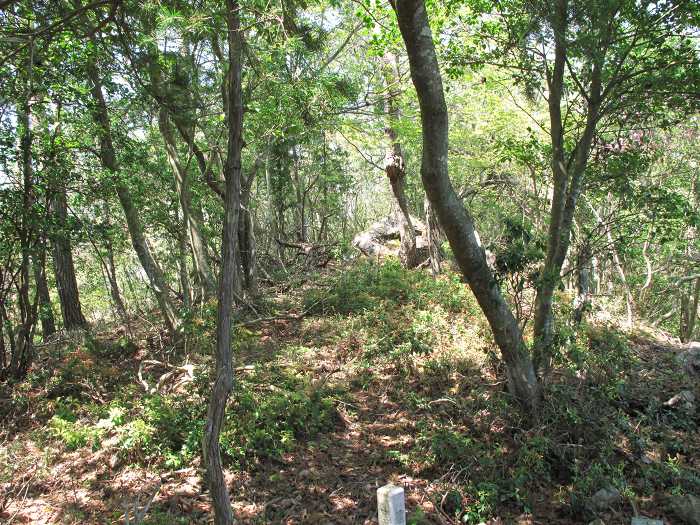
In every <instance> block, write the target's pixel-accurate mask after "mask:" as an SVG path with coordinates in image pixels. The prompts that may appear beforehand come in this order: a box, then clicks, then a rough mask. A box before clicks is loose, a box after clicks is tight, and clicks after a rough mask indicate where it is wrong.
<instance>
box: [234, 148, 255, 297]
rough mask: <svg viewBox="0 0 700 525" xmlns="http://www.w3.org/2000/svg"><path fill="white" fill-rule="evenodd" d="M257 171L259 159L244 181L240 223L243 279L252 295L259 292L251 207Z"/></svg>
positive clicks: (239, 240) (239, 238)
mask: <svg viewBox="0 0 700 525" xmlns="http://www.w3.org/2000/svg"><path fill="white" fill-rule="evenodd" d="M257 171H258V161H256V163H255V165H254V166H253V171H252V172H251V174H250V175H249V176H248V177H247V178H246V180H245V181H244V184H243V187H242V190H241V216H240V220H239V225H238V242H239V244H240V253H241V270H242V272H243V281H244V283H245V289H246V291H247V292H248V294H249V295H251V296H256V295H257V294H258V275H257V261H256V257H257V255H256V245H255V231H254V230H253V214H252V212H251V209H250V197H251V190H252V185H253V181H254V180H255V176H256V174H257Z"/></svg>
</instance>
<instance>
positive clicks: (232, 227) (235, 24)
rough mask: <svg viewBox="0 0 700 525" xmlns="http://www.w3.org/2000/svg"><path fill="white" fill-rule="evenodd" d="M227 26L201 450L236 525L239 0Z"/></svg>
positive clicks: (222, 523)
mask: <svg viewBox="0 0 700 525" xmlns="http://www.w3.org/2000/svg"><path fill="white" fill-rule="evenodd" d="M226 5H227V8H228V13H227V26H228V47H229V49H228V58H229V67H228V74H227V77H228V78H227V82H226V84H227V88H228V106H227V119H226V120H227V122H226V124H227V126H228V147H227V156H226V165H225V170H224V174H225V179H226V192H225V199H224V225H223V232H222V243H221V274H220V276H219V298H218V299H219V302H218V308H217V319H216V380H215V382H214V387H213V388H212V392H211V395H210V398H209V406H208V409H207V421H206V425H205V427H204V438H203V443H202V454H203V459H204V465H205V467H206V472H207V482H208V485H209V492H210V494H211V498H212V502H213V506H214V523H215V524H216V525H232V524H233V510H232V508H231V501H230V499H229V493H228V488H227V487H226V480H225V479H224V471H223V465H222V463H221V450H220V446H219V435H220V434H221V427H222V426H223V423H224V417H225V415H226V401H227V400H228V397H229V395H230V394H231V390H232V388H233V358H232V355H231V321H232V319H231V310H232V308H233V303H234V289H235V286H236V283H235V282H234V280H235V279H236V278H237V275H238V272H237V267H236V266H237V257H236V248H237V247H238V220H239V211H240V192H241V149H242V147H243V137H242V132H243V100H242V98H243V97H242V89H241V69H242V64H241V60H242V48H243V35H242V34H241V28H240V13H239V9H240V6H239V4H238V0H227V2H226Z"/></svg>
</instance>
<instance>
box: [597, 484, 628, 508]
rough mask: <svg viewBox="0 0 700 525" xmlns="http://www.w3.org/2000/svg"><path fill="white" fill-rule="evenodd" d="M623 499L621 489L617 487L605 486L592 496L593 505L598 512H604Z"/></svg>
mask: <svg viewBox="0 0 700 525" xmlns="http://www.w3.org/2000/svg"><path fill="white" fill-rule="evenodd" d="M621 499H622V495H621V494H620V491H619V490H617V489H616V488H615V487H605V488H602V489H600V490H599V491H598V492H596V493H595V494H593V496H591V501H590V503H591V507H592V508H593V510H594V511H596V512H603V511H605V510H607V509H609V508H610V507H612V506H613V505H615V504H616V503H618V502H619V501H620V500H621Z"/></svg>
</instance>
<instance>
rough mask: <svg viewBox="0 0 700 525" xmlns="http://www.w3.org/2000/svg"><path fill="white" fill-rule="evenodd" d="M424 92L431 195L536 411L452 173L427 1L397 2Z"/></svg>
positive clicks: (522, 350)
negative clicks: (454, 186)
mask: <svg viewBox="0 0 700 525" xmlns="http://www.w3.org/2000/svg"><path fill="white" fill-rule="evenodd" d="M392 5H393V7H394V9H395V11H396V15H397V19H398V24H399V29H400V30H401V35H402V37H403V40H404V43H405V45H406V51H407V53H408V58H409V62H410V66H411V77H412V79H413V84H414V86H415V88H416V92H417V94H418V102H419V104H420V112H421V125H422V130H423V159H422V164H421V178H422V180H423V186H424V187H425V191H426V194H427V196H428V199H430V202H431V204H432V206H433V208H434V209H435V212H436V214H437V216H438V219H439V221H440V225H441V226H442V229H443V231H444V233H445V235H446V236H447V239H448V241H449V243H450V246H451V247H452V250H453V252H454V254H455V257H456V259H457V262H458V264H459V267H460V269H461V271H462V273H463V274H464V276H465V278H466V279H467V282H468V283H469V286H470V287H471V289H472V291H473V292H474V295H475V297H476V299H477V301H478V302H479V305H480V307H481V309H482V310H483V312H484V314H485V315H486V318H487V320H488V322H489V325H490V326H491V330H492V331H493V334H494V338H495V340H496V344H497V345H498V346H499V348H500V349H501V354H502V355H503V359H504V361H505V363H506V368H507V373H508V384H509V387H510V390H511V392H512V393H513V395H514V396H515V397H516V398H517V399H518V400H519V401H520V402H521V403H522V405H523V406H524V407H525V408H526V409H527V410H529V411H530V412H531V413H534V411H535V410H536V408H537V406H538V404H539V399H540V389H539V384H538V381H537V377H536V374H535V370H534V367H533V364H532V361H531V359H530V356H529V354H528V352H527V348H526V346H525V343H524V341H523V337H522V333H521V331H520V328H519V326H518V323H517V321H516V320H515V317H514V316H513V314H512V312H511V311H510V309H509V308H508V305H507V304H506V301H505V300H504V298H503V296H502V295H501V292H500V290H499V288H498V285H497V284H496V281H495V280H494V278H493V276H492V275H491V271H490V269H489V267H488V265H487V262H486V257H485V253H484V250H483V248H482V247H481V244H480V242H479V241H478V240H477V237H476V234H475V230H474V221H473V219H472V217H471V215H470V213H469V212H468V211H467V209H466V208H465V207H464V205H463V203H462V201H461V200H460V199H459V197H458V195H457V193H456V192H455V190H454V188H453V186H452V182H451V180H450V178H449V175H448V167H447V155H448V119H447V105H446V103H445V96H444V91H443V86H442V78H441V75H440V68H439V66H438V61H437V56H436V54H435V46H434V43H433V37H432V33H431V30H430V25H429V23H428V16H427V13H426V10H425V3H424V0H401V1H395V2H393V4H392Z"/></svg>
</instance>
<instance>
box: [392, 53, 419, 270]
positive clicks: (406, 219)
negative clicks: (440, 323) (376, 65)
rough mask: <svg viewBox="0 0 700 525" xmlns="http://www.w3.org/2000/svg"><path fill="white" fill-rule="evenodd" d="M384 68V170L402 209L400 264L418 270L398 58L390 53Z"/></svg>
mask: <svg viewBox="0 0 700 525" xmlns="http://www.w3.org/2000/svg"><path fill="white" fill-rule="evenodd" d="M385 62H386V63H385V65H384V82H385V84H386V89H387V99H386V107H385V113H386V127H385V128H384V133H385V134H386V136H387V139H388V142H389V147H388V148H387V151H386V154H385V156H384V171H385V173H386V176H387V178H388V179H389V183H390V184H391V191H392V192H393V194H394V198H395V199H396V202H397V203H398V205H399V209H400V210H401V225H400V235H401V250H400V252H399V253H400V257H401V262H402V263H403V265H404V266H405V267H406V268H415V267H416V266H418V263H419V261H418V256H417V253H416V230H415V229H414V227H413V223H412V222H411V212H410V208H409V205H408V197H407V196H406V161H405V159H404V156H403V148H402V147H401V142H400V141H399V135H398V132H397V131H396V124H397V123H398V120H399V117H400V113H399V106H398V102H397V100H396V99H397V97H398V92H397V90H396V84H397V83H398V82H399V73H398V66H397V63H396V57H395V56H394V55H393V54H391V53H389V54H388V55H387V56H386V57H385Z"/></svg>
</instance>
